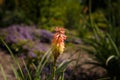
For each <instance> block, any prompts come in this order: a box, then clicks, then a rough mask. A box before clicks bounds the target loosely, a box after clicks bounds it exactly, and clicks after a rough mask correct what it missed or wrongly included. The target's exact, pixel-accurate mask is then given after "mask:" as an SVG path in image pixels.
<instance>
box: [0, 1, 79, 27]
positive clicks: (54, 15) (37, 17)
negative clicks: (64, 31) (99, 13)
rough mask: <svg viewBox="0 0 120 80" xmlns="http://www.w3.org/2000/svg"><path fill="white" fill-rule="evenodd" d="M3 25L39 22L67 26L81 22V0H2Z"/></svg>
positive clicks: (43, 25)
mask: <svg viewBox="0 0 120 80" xmlns="http://www.w3.org/2000/svg"><path fill="white" fill-rule="evenodd" d="M1 1H3V2H2V3H1V8H0V16H1V21H0V23H1V24H0V25H1V26H7V25H10V24H13V23H25V24H39V25H40V26H41V27H51V26H66V27H67V28H72V27H74V26H76V25H77V24H78V22H79V15H80V11H81V10H80V2H79V0H43V1H42V0H36V1H34V0H10V1H7V0H1Z"/></svg>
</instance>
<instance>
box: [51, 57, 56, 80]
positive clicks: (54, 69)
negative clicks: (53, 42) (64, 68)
mask: <svg viewBox="0 0 120 80" xmlns="http://www.w3.org/2000/svg"><path fill="white" fill-rule="evenodd" d="M55 71H56V59H55V60H54V63H53V77H52V80H55Z"/></svg>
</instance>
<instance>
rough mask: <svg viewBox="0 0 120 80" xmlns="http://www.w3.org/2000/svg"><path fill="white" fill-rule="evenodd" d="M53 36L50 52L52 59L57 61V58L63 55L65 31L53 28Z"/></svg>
mask: <svg viewBox="0 0 120 80" xmlns="http://www.w3.org/2000/svg"><path fill="white" fill-rule="evenodd" d="M55 31H56V32H55V34H54V36H53V40H52V49H53V50H52V52H53V55H54V58H56V59H57V57H58V56H59V55H60V54H62V53H63V51H64V40H66V35H65V29H64V28H58V27H56V28H55Z"/></svg>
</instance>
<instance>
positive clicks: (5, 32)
mask: <svg viewBox="0 0 120 80" xmlns="http://www.w3.org/2000/svg"><path fill="white" fill-rule="evenodd" d="M0 32H1V33H0V35H2V36H3V37H4V39H5V41H6V43H9V44H11V45H16V46H20V47H22V49H25V50H27V51H28V53H29V54H30V55H31V56H35V55H34V53H35V52H45V51H46V50H47V49H48V47H49V46H48V44H46V43H50V42H51V39H52V36H53V34H52V33H51V32H49V31H46V30H41V29H37V28H36V26H25V25H12V26H9V27H7V28H3V29H0Z"/></svg>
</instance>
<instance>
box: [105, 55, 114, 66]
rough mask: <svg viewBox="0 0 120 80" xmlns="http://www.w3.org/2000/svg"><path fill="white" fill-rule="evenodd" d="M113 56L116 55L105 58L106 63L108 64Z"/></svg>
mask: <svg viewBox="0 0 120 80" xmlns="http://www.w3.org/2000/svg"><path fill="white" fill-rule="evenodd" d="M115 57H116V56H115V55H111V56H109V57H108V58H107V60H106V65H108V63H109V62H110V61H111V60H112V59H113V58H115Z"/></svg>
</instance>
